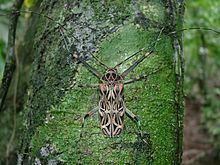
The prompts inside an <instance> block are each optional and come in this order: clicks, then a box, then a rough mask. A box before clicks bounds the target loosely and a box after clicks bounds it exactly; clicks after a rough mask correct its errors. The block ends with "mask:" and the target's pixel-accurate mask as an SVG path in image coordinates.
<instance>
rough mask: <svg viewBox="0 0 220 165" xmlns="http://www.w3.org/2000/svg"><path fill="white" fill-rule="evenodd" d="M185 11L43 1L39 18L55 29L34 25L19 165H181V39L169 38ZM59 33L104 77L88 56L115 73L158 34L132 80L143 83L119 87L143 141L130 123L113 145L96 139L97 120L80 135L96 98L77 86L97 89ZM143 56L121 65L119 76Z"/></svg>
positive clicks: (152, 4) (173, 4)
mask: <svg viewBox="0 0 220 165" xmlns="http://www.w3.org/2000/svg"><path fill="white" fill-rule="evenodd" d="M183 11H184V10H183V2H182V1H172V0H170V1H169V0H163V1H144V0H139V1H129V0H123V1H121V0H114V1H110V0H107V1H89V0H84V1H64V0H59V1H58V0H51V1H43V2H42V3H41V5H40V11H38V12H41V13H43V14H44V15H47V16H50V17H52V18H53V19H54V20H56V21H57V22H59V24H57V23H56V22H53V21H51V20H49V19H46V18H43V17H38V22H37V26H36V28H37V29H36V31H37V32H36V34H35V37H34V41H35V43H34V48H35V50H34V63H33V68H32V78H31V81H30V85H29V88H28V97H27V101H26V105H25V109H24V111H25V113H26V121H25V126H26V127H25V129H24V136H23V139H22V142H21V149H20V153H19V155H18V156H19V162H23V163H26V164H29V163H34V162H35V163H37V164H38V163H41V164H46V163H61V164H62V163H63V164H89V163H90V164H113V163H114V164H155V165H158V164H163V165H165V164H168V165H170V164H180V162H181V152H182V115H183V93H182V88H183V85H182V82H183V63H182V62H183V57H182V42H181V35H179V34H176V35H172V36H171V35H167V34H169V32H171V31H175V30H176V29H177V28H179V27H181V25H182V21H183V20H182V14H183ZM61 25H63V27H65V30H63V31H64V33H65V34H66V35H67V38H68V46H69V47H70V50H71V52H74V51H75V52H77V53H78V54H80V56H82V57H85V58H87V62H88V63H90V64H91V65H92V66H94V67H95V68H97V69H98V70H99V71H100V72H102V73H105V70H104V69H103V67H102V66H100V65H99V63H98V62H97V61H96V60H95V59H94V58H93V57H91V54H94V55H95V56H96V57H97V58H99V59H100V60H101V61H103V62H104V63H106V64H107V65H108V66H109V67H114V66H115V65H116V64H117V63H119V62H121V61H123V59H125V58H126V57H128V56H129V55H130V54H132V53H134V52H136V51H138V50H140V49H142V48H146V49H150V47H151V45H152V43H154V42H155V40H156V38H157V36H158V34H159V32H160V30H161V29H162V28H164V31H163V32H162V35H161V38H160V40H159V41H158V43H157V46H156V48H155V52H154V54H152V55H151V56H150V57H149V58H147V59H145V61H144V62H142V63H141V64H140V65H139V66H138V67H136V68H135V69H134V71H132V73H130V76H132V75H133V76H135V77H137V75H138V74H139V75H146V74H149V77H148V78H147V79H145V80H142V81H138V82H135V83H132V84H129V85H127V86H125V103H126V107H127V108H128V109H129V110H130V111H132V112H134V113H135V114H137V116H138V117H139V119H140V120H141V128H142V130H143V132H144V134H143V136H142V137H140V136H139V135H138V134H137V132H138V129H137V126H136V125H135V124H134V123H133V122H132V121H131V120H130V119H129V118H126V119H125V125H126V128H125V129H124V131H123V133H122V134H121V135H120V136H119V137H116V138H106V137H104V136H103V135H102V133H101V130H100V128H99V121H98V118H97V115H96V114H95V115H94V117H92V118H90V119H88V120H87V121H86V124H85V126H84V128H83V129H81V124H82V117H83V116H84V115H85V114H86V113H87V112H88V111H89V110H91V109H93V108H94V107H96V106H97V104H98V91H97V90H96V89H91V88H80V87H78V85H79V84H97V83H99V81H98V80H97V78H96V77H94V75H92V74H91V73H90V72H88V71H87V70H86V69H85V67H83V66H82V65H81V64H78V63H77V61H75V60H74V58H73V57H72V55H70V54H69V53H68V51H67V50H66V48H65V46H64V40H63V38H62V36H61V34H60V30H59V29H60V28H61V27H60V26H61ZM144 52H146V51H144ZM144 52H142V53H140V54H138V55H136V56H135V57H134V58H132V59H131V60H129V61H127V62H125V63H124V64H122V65H121V66H120V67H119V68H118V71H119V73H122V71H123V70H125V69H126V68H128V66H130V65H131V64H132V62H133V61H134V60H135V59H138V57H140V56H141V55H142V54H143V53H144ZM152 73H154V74H152ZM127 79H130V77H128V78H127ZM72 84H74V86H73V88H72V89H68V87H69V86H72ZM80 134H82V135H83V136H82V137H80ZM146 142H147V143H146Z"/></svg>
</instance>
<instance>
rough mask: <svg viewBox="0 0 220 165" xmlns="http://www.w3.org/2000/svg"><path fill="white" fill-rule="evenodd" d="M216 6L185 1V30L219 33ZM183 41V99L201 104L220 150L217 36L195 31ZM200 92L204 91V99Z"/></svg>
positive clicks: (203, 0) (219, 51)
mask: <svg viewBox="0 0 220 165" xmlns="http://www.w3.org/2000/svg"><path fill="white" fill-rule="evenodd" d="M219 6H220V1H219V0H212V1H207V0H197V1H190V0H188V1H187V2H186V13H185V27H198V26H200V27H209V28H213V29H215V30H218V29H219V30H220V28H219V27H220V15H219V13H220V8H219ZM202 35H203V37H204V40H203V41H204V42H202V39H201V36H202ZM184 38H185V39H184V46H185V61H186V62H185V66H186V72H185V73H186V74H185V91H186V95H187V97H188V98H189V99H194V100H195V101H198V102H200V103H201V104H202V116H203V122H204V124H205V126H206V128H207V130H208V133H209V135H210V138H211V139H212V141H213V143H214V145H215V146H216V147H217V148H218V149H220V72H219V71H220V48H219V42H220V35H219V34H216V33H214V32H211V31H199V30H197V31H186V32H185V33H184ZM203 43H205V44H204V45H202V44H203ZM199 53H204V54H203V56H204V57H205V56H206V58H204V60H205V61H203V62H202V61H201V56H199ZM204 73H205V79H204V77H203V74H204ZM201 83H203V86H201ZM202 90H206V96H204V93H203V92H202Z"/></svg>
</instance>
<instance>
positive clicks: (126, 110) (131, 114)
mask: <svg viewBox="0 0 220 165" xmlns="http://www.w3.org/2000/svg"><path fill="white" fill-rule="evenodd" d="M125 114H126V115H127V116H128V117H129V118H130V119H131V120H132V121H133V122H135V124H137V126H138V130H139V133H138V136H140V137H141V139H142V140H143V141H144V142H145V143H147V141H146V140H145V139H144V135H145V134H146V133H143V132H142V130H141V123H140V120H139V119H138V117H137V116H136V115H135V114H134V113H133V112H131V111H129V110H128V109H127V108H126V109H125Z"/></svg>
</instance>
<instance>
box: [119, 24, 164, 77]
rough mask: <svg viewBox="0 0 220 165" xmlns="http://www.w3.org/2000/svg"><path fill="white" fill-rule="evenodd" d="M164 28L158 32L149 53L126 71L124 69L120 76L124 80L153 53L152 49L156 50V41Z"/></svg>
mask: <svg viewBox="0 0 220 165" xmlns="http://www.w3.org/2000/svg"><path fill="white" fill-rule="evenodd" d="M163 30H164V28H162V29H161V30H160V33H159V34H158V36H157V39H156V41H155V42H154V43H153V45H152V46H151V48H150V51H149V52H147V53H145V54H144V55H143V56H141V57H140V58H139V59H138V60H136V61H135V62H134V63H133V64H132V65H131V66H130V67H129V68H128V69H126V70H125V71H124V72H123V73H122V74H121V76H122V77H123V78H124V77H126V76H127V75H128V73H130V72H131V71H132V70H133V69H134V68H135V67H136V66H137V65H138V64H140V63H141V62H142V61H143V60H144V59H145V58H147V57H148V56H150V55H151V54H152V53H153V52H154V49H155V48H156V46H157V43H158V40H159V39H161V38H160V36H161V34H162V32H163Z"/></svg>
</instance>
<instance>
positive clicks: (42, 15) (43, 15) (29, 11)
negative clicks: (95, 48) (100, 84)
mask: <svg viewBox="0 0 220 165" xmlns="http://www.w3.org/2000/svg"><path fill="white" fill-rule="evenodd" d="M0 11H4V12H10V13H11V12H14V13H31V14H35V15H38V16H41V17H44V18H47V19H48V20H50V21H52V22H55V23H57V24H58V25H59V26H60V27H61V28H63V29H64V30H67V29H66V28H65V27H64V25H62V24H61V23H59V22H58V21H56V20H55V19H53V18H51V17H49V16H47V15H45V14H42V13H38V12H35V11H31V10H20V11H19V10H17V11H9V10H3V9H0ZM8 15H9V14H0V16H8ZM61 31H62V33H61V34H62V35H64V32H63V30H61ZM73 38H74V39H75V40H76V41H78V42H80V41H79V40H78V39H77V38H76V37H75V36H73ZM66 44H67V43H66ZM67 49H68V51H69V52H70V49H69V48H67ZM88 53H89V54H90V55H91V56H92V57H93V58H94V59H95V60H96V61H97V62H98V63H99V64H101V65H102V66H104V67H105V69H109V67H108V66H107V65H106V64H105V63H103V62H102V61H101V60H100V59H99V58H97V57H96V56H95V55H93V54H92V53H90V52H88Z"/></svg>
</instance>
